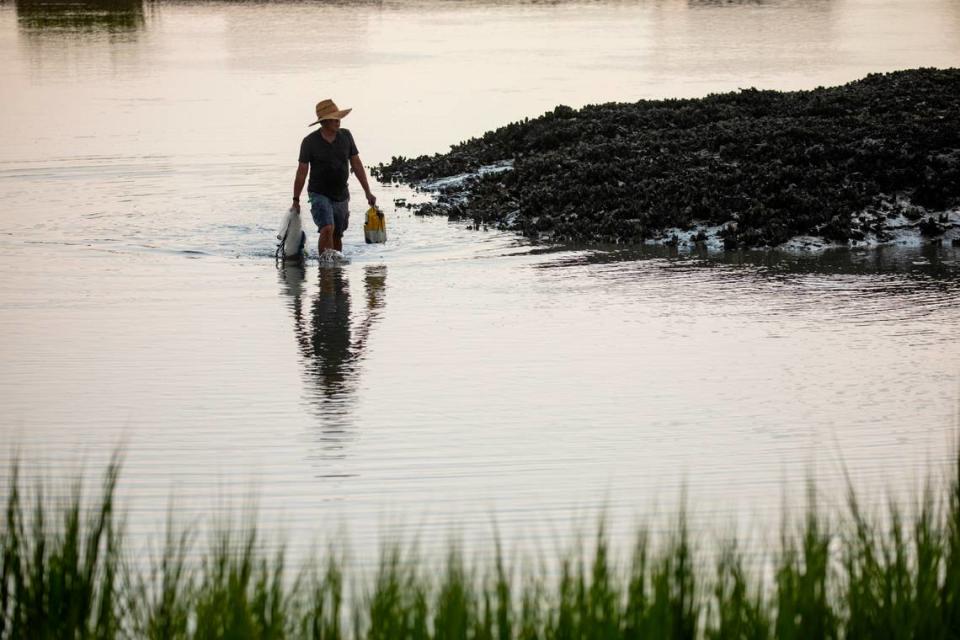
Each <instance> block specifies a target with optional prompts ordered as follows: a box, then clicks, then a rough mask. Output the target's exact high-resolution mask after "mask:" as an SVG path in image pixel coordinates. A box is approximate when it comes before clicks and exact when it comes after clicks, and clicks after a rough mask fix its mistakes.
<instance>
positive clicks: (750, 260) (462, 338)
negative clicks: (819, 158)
mask: <svg viewBox="0 0 960 640" xmlns="http://www.w3.org/2000/svg"><path fill="white" fill-rule="evenodd" d="M0 60H2V61H3V62H2V64H0V86H3V100H0V140H2V145H0V275H2V277H0V354H2V362H3V366H2V368H0V416H2V421H0V443H2V445H3V446H2V447H0V449H2V450H0V456H2V458H3V459H2V460H0V470H4V474H3V477H6V476H7V471H9V459H10V457H11V456H12V455H14V454H15V453H16V454H19V455H20V457H21V458H22V459H23V460H24V461H25V462H28V463H29V464H27V467H26V469H25V475H26V476H27V477H37V476H41V477H46V478H53V479H55V480H57V481H58V482H59V481H64V480H65V479H67V478H70V477H73V476H75V475H76V474H78V473H80V472H81V471H80V470H81V468H82V469H85V472H86V473H87V474H90V475H92V474H95V473H96V472H98V471H99V470H100V469H101V468H102V463H103V461H104V460H106V459H107V458H108V457H109V455H110V453H111V452H112V451H113V450H115V449H116V448H117V447H120V446H122V447H123V449H124V450H125V452H126V453H125V464H124V474H123V480H122V486H121V493H122V495H123V498H124V502H125V504H126V506H127V509H128V513H129V518H128V529H129V530H130V531H131V534H132V535H134V536H137V537H142V538H150V537H153V538H154V539H155V538H156V535H157V526H158V523H162V521H163V519H164V518H165V514H166V512H167V509H168V505H169V504H170V502H171V500H172V501H173V503H174V504H175V506H176V510H177V511H176V512H177V515H178V518H180V519H181V520H182V521H183V522H187V523H191V522H196V523H200V524H201V525H202V523H203V522H206V517H207V516H208V515H209V514H211V513H216V512H220V511H222V510H224V509H230V508H237V506H238V505H242V504H243V503H244V501H245V500H246V499H247V498H248V497H249V496H251V495H255V496H256V497H257V502H258V504H259V513H260V515H261V517H262V518H263V520H264V522H265V523H266V525H267V526H268V527H270V528H273V527H277V528H279V529H280V530H282V531H284V532H286V537H287V540H288V542H289V546H290V548H291V549H294V550H300V549H306V548H309V547H310V545H312V544H313V543H315V542H317V541H318V540H320V541H322V540H323V539H324V538H325V537H326V536H330V535H336V533H337V532H342V531H347V532H349V535H350V539H351V544H352V545H353V547H354V549H356V550H358V551H359V552H360V553H361V555H365V554H366V552H367V551H369V550H371V549H373V548H374V545H375V543H376V541H377V540H378V539H379V537H380V536H381V535H391V536H392V535H398V532H399V534H401V535H418V536H420V538H421V539H425V540H427V541H429V540H431V539H435V538H444V537H446V536H448V535H451V534H452V533H458V534H459V535H462V536H464V537H465V538H467V539H469V540H479V541H481V542H482V541H488V540H489V537H490V533H491V531H492V530H493V523H494V522H496V526H497V527H499V530H500V532H501V534H502V535H503V536H504V538H505V539H507V540H508V541H509V542H510V543H511V544H518V545H519V544H524V543H525V542H527V541H531V540H533V541H537V543H538V544H539V543H543V542H544V541H546V542H547V543H548V544H552V543H553V542H554V541H555V540H563V539H565V537H566V536H567V535H568V534H569V533H570V531H571V530H572V529H574V528H576V527H577V526H581V525H587V526H588V527H589V526H590V525H592V524H593V523H594V522H595V519H596V518H597V517H598V514H599V513H600V512H601V511H604V510H605V512H606V514H607V517H608V519H609V520H610V521H611V529H612V530H613V531H614V534H615V535H618V536H619V535H624V532H627V531H630V530H631V529H632V526H633V524H634V523H635V521H636V518H637V517H638V516H640V515H642V514H651V513H656V512H661V513H662V512H670V511H672V510H673V509H675V508H676V506H677V505H678V496H679V494H680V492H681V490H682V488H683V487H684V486H686V491H687V494H688V496H689V498H688V499H689V504H690V509H691V511H692V513H693V514H694V520H695V523H697V526H700V525H701V524H703V523H704V522H710V523H714V524H716V523H717V522H720V523H726V524H730V523H733V522H740V523H741V525H742V526H744V527H748V528H750V529H751V530H754V529H755V530H761V531H762V530H764V529H766V528H767V527H768V526H769V525H770V524H771V523H776V522H779V517H780V513H781V500H782V498H783V496H784V495H785V494H786V495H788V496H791V495H794V494H801V493H802V491H803V479H804V478H805V477H806V476H808V475H810V476H813V477H814V478H815V479H817V481H818V482H819V483H820V485H821V486H822V487H823V488H824V494H825V496H827V497H826V498H825V499H826V500H827V502H828V503H830V504H832V505H836V503H838V502H839V501H840V500H841V494H840V493H839V487H840V486H841V485H842V482H843V481H842V468H843V465H845V466H846V468H847V469H848V470H849V472H850V474H851V477H852V479H853V481H854V483H855V484H856V485H857V486H858V487H860V488H861V489H863V490H864V491H869V492H872V494H871V495H875V496H878V497H879V496H880V495H882V491H883V490H885V489H890V490H893V491H896V492H903V491H909V490H911V489H912V488H913V487H915V486H916V483H917V482H918V481H920V480H921V479H923V478H924V477H925V476H926V474H927V473H928V472H930V471H931V470H932V471H937V470H938V469H940V468H941V467H942V466H943V465H944V464H945V462H946V461H947V460H948V458H949V457H950V444H951V438H952V437H953V435H954V434H955V433H956V429H957V426H958V406H960V405H958V402H960V343H958V339H957V336H958V335H960V308H958V305H957V299H958V293H960V249H956V248H951V247H921V246H895V247H886V248H882V249H879V250H874V251H866V250H864V251H835V252H828V253H822V254H809V255H786V254H777V253H774V252H771V253H756V254H745V255H744V254H731V255H726V256H724V255H689V254H682V255H679V256H678V255H672V254H671V253H670V252H669V251H666V250H656V249H649V250H646V251H634V252H623V251H620V252H617V251H609V250H605V249H603V248H582V247H581V248H570V247H549V246H534V245H531V244H529V243H528V242H526V241H524V240H522V239H519V238H517V237H514V236H511V235H506V234H503V233H499V232H493V231H482V230H481V231H475V230H471V229H469V228H467V227H466V226H465V225H463V224H459V223H456V224H454V223H448V222H447V221H446V220H439V219H420V218H415V217H413V216H411V215H410V214H408V213H406V212H404V211H403V210H395V209H394V206H393V200H394V199H395V198H401V197H407V196H408V195H409V193H408V191H407V190H405V189H404V188H399V187H388V186H378V187H377V188H376V193H377V194H378V195H379V197H380V202H381V204H383V205H384V208H385V210H386V212H387V215H388V219H389V234H390V241H389V243H388V244H386V245H384V246H367V245H365V244H363V241H362V232H361V230H360V226H361V224H360V222H359V218H360V214H361V212H362V210H363V206H361V203H360V202H358V201H355V202H354V209H353V214H354V222H353V227H352V228H351V230H350V231H349V232H348V236H347V238H346V242H345V245H346V246H345V253H346V254H347V256H348V257H349V258H350V262H349V263H348V264H346V265H344V266H343V267H342V268H338V269H321V268H320V267H319V266H318V265H317V263H316V262H310V263H309V264H308V265H307V268H306V269H305V270H298V269H295V268H288V269H286V270H278V269H277V268H276V267H275V265H274V261H273V258H272V252H273V243H274V241H273V234H274V233H275V230H276V226H277V223H278V222H279V219H280V216H281V214H282V212H283V210H284V207H285V206H286V205H287V202H288V200H289V193H290V185H291V182H292V179H293V171H294V168H295V166H296V152H297V149H298V146H299V142H300V139H301V137H302V136H303V135H305V133H306V132H307V131H308V129H307V127H306V125H307V123H308V122H310V121H311V120H312V119H313V118H312V115H313V113H312V110H313V105H314V103H315V102H316V101H318V100H319V99H321V98H324V97H328V96H329V97H333V98H334V99H335V100H336V101H337V102H338V103H339V104H340V105H341V106H348V107H352V108H354V112H353V113H352V114H351V115H350V116H349V117H348V118H347V119H346V120H345V121H344V125H345V126H348V127H349V128H351V130H352V131H353V132H354V135H355V138H356V140H357V144H358V147H359V149H360V153H361V157H362V158H363V159H364V160H365V162H366V163H367V164H368V166H369V165H371V164H374V163H377V162H381V161H385V160H389V158H390V157H391V156H392V155H406V156H409V155H415V154H420V153H432V152H436V151H443V150H445V149H446V147H447V145H449V144H452V143H455V142H457V141H460V140H462V139H465V138H467V137H470V136H473V135H478V134H480V133H482V132H484V131H485V130H488V129H490V128H494V127H496V126H499V125H501V124H504V123H506V122H509V121H512V120H517V119H520V118H523V117H527V116H536V115H539V114H540V113H542V112H543V111H545V110H547V109H551V108H552V107H553V106H555V105H556V104H559V103H564V104H569V105H571V106H581V105H583V104H587V103H593V102H603V101H610V100H636V99H640V98H651V97H666V96H699V95H705V94H707V93H710V92H716V91H726V90H733V89H736V88H738V87H749V86H757V87H762V88H780V89H798V88H811V87H815V86H817V85H831V84H838V83H842V82H846V81H849V80H853V79H856V78H858V77H862V76H863V75H865V74H866V73H869V72H874V71H888V70H894V69H900V68H908V67H917V66H940V67H947V66H956V65H957V64H958V63H960V3H958V2H956V1H955V0H797V1H789V0H783V1H777V0H769V1H762V0H758V1H754V2H736V1H732V2H708V1H695V0H690V1H689V2H685V1H680V0H661V1H649V2H630V3H627V2H588V3H580V2H550V3H524V2H452V1H450V2H440V1H426V0H425V1H423V2H417V1H409V2H406V1H404V2H389V1H387V2H382V3H381V2H377V3H363V2H361V3H343V4H339V3H335V4H323V3H303V4H286V3H269V4H259V3H240V4H235V5H234V4H221V3H213V2H211V3H189V2H172V3H164V2H160V3H152V2H147V3H143V4H140V3H138V2H130V3H129V4H127V5H125V6H124V8H123V10H122V11H120V12H116V11H114V12H103V11H86V12H84V11H83V10H82V8H81V9H77V7H76V5H74V6H73V8H72V9H71V10H70V11H68V12H63V11H61V12H51V10H49V8H47V9H43V8H36V7H35V6H34V5H30V4H28V3H21V4H20V5H17V4H11V3H9V2H7V3H0ZM354 193H355V194H356V193H358V190H357V188H356V186H355V185H354ZM315 237H316V236H315V232H313V231H312V230H311V245H312V244H313V243H314V242H315Z"/></svg>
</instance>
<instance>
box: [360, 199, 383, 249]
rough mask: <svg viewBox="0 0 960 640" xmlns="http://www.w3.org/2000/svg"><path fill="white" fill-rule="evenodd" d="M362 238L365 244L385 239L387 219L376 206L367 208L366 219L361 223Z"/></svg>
mask: <svg viewBox="0 0 960 640" xmlns="http://www.w3.org/2000/svg"><path fill="white" fill-rule="evenodd" d="M363 239H364V240H366V241H367V244H372V243H375V242H386V241H387V219H386V217H384V215H383V211H380V209H378V208H377V207H370V208H369V209H367V219H366V221H364V223H363Z"/></svg>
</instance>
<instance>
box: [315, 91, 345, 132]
mask: <svg viewBox="0 0 960 640" xmlns="http://www.w3.org/2000/svg"><path fill="white" fill-rule="evenodd" d="M351 111H353V109H339V108H337V103H336V102H334V101H333V100H331V99H329V98H327V99H326V100H321V101H320V102H318V103H317V122H321V121H323V120H339V119H341V118H343V117H344V116H345V115H347V114H348V113H350V112H351ZM317 122H311V123H310V124H308V125H307V126H308V127H312V126H313V125H315V124H317Z"/></svg>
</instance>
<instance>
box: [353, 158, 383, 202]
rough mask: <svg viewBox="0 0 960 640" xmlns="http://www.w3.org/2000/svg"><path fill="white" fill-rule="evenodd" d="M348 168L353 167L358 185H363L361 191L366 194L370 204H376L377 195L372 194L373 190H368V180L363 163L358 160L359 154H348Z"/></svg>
mask: <svg viewBox="0 0 960 640" xmlns="http://www.w3.org/2000/svg"><path fill="white" fill-rule="evenodd" d="M350 168H351V169H353V173H354V175H355V176H357V180H359V181H360V186H361V187H363V193H364V194H366V196H367V202H368V203H369V204H370V206H371V207H372V206H374V205H376V204H377V197H376V196H375V195H373V192H371V191H370V182H369V181H368V180H367V172H366V170H364V168H363V163H362V162H360V156H359V155H352V156H350Z"/></svg>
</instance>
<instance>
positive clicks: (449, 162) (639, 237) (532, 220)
mask: <svg viewBox="0 0 960 640" xmlns="http://www.w3.org/2000/svg"><path fill="white" fill-rule="evenodd" d="M373 172H374V174H375V175H376V176H377V177H379V178H380V179H381V180H384V181H401V182H407V183H411V184H415V185H418V186H421V187H423V188H425V189H427V190H430V191H432V192H433V195H434V196H435V197H434V198H432V199H431V201H430V202H427V203H421V204H417V205H411V206H412V207H413V208H414V209H415V210H416V211H417V212H419V213H422V214H441V215H447V216H449V217H451V218H468V219H473V220H474V221H475V222H476V223H478V224H484V225H491V226H497V227H500V228H506V229H512V230H515V231H518V232H520V233H522V234H524V235H526V236H529V237H533V238H549V239H552V240H556V241H564V242H571V241H572V242H612V243H639V242H646V241H660V242H665V243H700V242H703V243H707V244H716V245H719V246H724V247H727V248H734V247H759V246H777V245H782V244H784V243H787V242H789V241H793V243H794V244H797V243H799V244H800V245H803V244H810V245H814V244H816V243H818V242H826V243H841V244H845V243H853V244H858V243H883V242H890V241H895V240H896V239H897V238H899V237H903V236H904V234H914V235H916V236H917V237H925V238H930V239H940V240H941V241H943V240H946V241H948V242H960V70H958V69H948V70H939V69H916V70H910V71H900V72H895V73H889V74H873V75H869V76H867V77H866V78H864V79H862V80H858V81H855V82H851V83H849V84H846V85H843V86H840V87H830V88H818V89H815V90H812V91H797V92H780V91H761V90H757V89H746V90H741V91H738V92H732V93H725V94H717V95H710V96H707V97H705V98H700V99H685V100H643V101H640V102H636V103H632V104H624V103H610V104H602V105H589V106H586V107H584V108H582V109H571V108H570V107H566V106H559V107H557V108H556V109H554V110H553V111H551V112H548V113H546V114H544V115H543V116H540V117H539V118H535V119H528V120H523V121H521V122H515V123H512V124H509V125H506V126H504V127H501V128H500V129H497V130H495V131H491V132H488V133H486V134H484V135H483V136H481V137H479V138H474V139H471V140H468V141H466V142H463V143H460V144H458V145H456V146H454V147H452V148H451V150H450V152H449V153H445V154H437V155H434V156H421V157H419V158H412V159H407V158H403V157H399V158H393V160H392V161H391V162H390V163H389V164H384V165H380V166H378V167H375V168H374V170H373ZM401 204H402V203H401Z"/></svg>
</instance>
